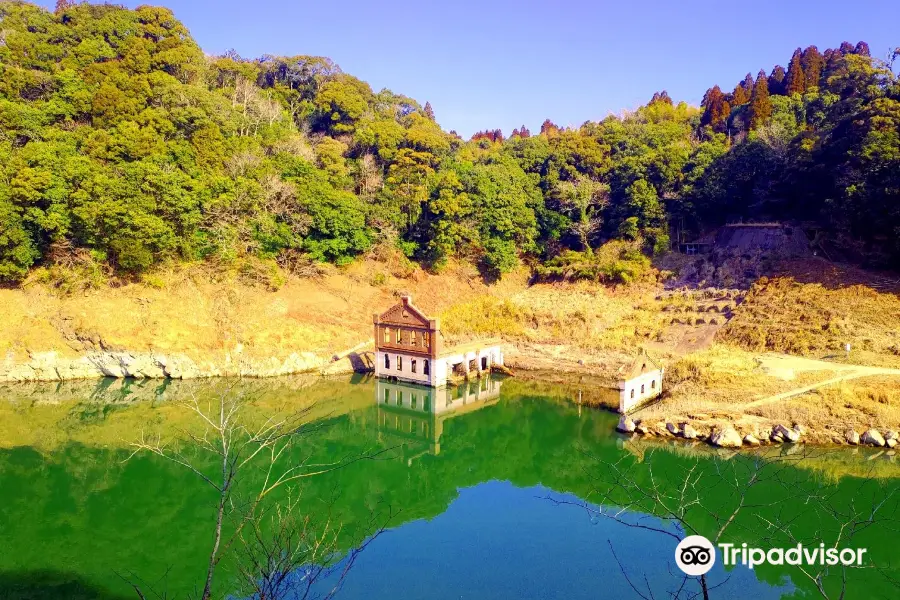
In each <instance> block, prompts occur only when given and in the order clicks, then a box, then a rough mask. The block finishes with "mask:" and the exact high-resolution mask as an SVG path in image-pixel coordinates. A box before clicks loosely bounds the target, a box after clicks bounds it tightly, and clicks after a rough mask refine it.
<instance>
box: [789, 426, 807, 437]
mask: <svg viewBox="0 0 900 600" xmlns="http://www.w3.org/2000/svg"><path fill="white" fill-rule="evenodd" d="M792 429H793V430H794V431H796V432H797V433H799V434H800V435H805V434H806V427H804V426H803V425H801V424H800V423H794V426H793V427H792Z"/></svg>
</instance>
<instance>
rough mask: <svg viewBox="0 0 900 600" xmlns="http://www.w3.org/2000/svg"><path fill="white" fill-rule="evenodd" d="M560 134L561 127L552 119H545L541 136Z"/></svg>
mask: <svg viewBox="0 0 900 600" xmlns="http://www.w3.org/2000/svg"><path fill="white" fill-rule="evenodd" d="M557 133H559V126H558V125H557V124H556V123H554V122H553V121H551V120H550V119H544V122H543V123H541V135H553V134H557Z"/></svg>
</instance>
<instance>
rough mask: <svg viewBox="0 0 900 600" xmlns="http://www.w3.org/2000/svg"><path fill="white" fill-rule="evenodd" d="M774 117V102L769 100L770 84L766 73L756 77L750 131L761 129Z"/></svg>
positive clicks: (761, 72) (751, 106)
mask: <svg viewBox="0 0 900 600" xmlns="http://www.w3.org/2000/svg"><path fill="white" fill-rule="evenodd" d="M771 116H772V101H771V100H770V99H769V82H768V79H767V78H766V72H765V71H762V70H761V71H760V72H759V75H757V76H756V83H755V84H754V86H753V94H752V95H751V97H750V129H759V127H760V126H762V125H764V124H765V122H766V121H767V120H768V118H769V117H771Z"/></svg>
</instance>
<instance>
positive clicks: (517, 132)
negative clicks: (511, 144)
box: [509, 125, 531, 139]
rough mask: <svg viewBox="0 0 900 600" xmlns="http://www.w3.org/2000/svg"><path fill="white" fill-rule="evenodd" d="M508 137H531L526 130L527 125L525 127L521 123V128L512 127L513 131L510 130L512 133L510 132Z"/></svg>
mask: <svg viewBox="0 0 900 600" xmlns="http://www.w3.org/2000/svg"><path fill="white" fill-rule="evenodd" d="M509 137H510V139H512V138H514V137H519V138H530V137H531V132H530V131H529V130H528V128H527V127H525V126H524V125H522V128H521V129H518V128H517V129H513V132H512V134H511V135H510V136H509Z"/></svg>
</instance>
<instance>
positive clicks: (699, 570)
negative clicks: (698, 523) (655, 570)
mask: <svg viewBox="0 0 900 600" xmlns="http://www.w3.org/2000/svg"><path fill="white" fill-rule="evenodd" d="M675 562H676V563H678V568H679V569H681V570H682V571H684V572H685V573H686V574H687V575H693V576H695V577H699V576H700V575H706V574H707V573H709V570H710V569H712V568H713V565H715V564H716V548H715V546H713V544H712V542H711V541H709V540H708V539H706V538H705V537H703V536H702V535H689V536H687V537H686V538H684V539H683V540H681V541H680V542H679V543H678V546H676V548H675Z"/></svg>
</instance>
